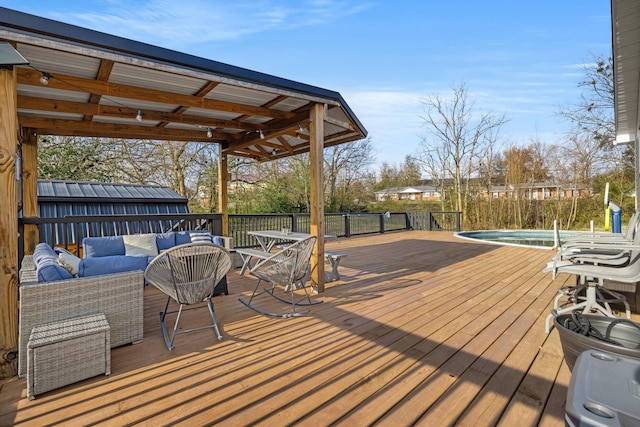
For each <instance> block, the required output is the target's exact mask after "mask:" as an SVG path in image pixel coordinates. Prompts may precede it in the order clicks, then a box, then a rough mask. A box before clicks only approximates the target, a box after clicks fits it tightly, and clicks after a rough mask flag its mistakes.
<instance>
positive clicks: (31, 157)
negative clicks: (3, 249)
mask: <svg viewBox="0 0 640 427" xmlns="http://www.w3.org/2000/svg"><path fill="white" fill-rule="evenodd" d="M24 136H25V137H24V140H23V141H22V216H23V217H25V218H35V217H38V133H37V131H36V129H24ZM23 234H24V235H23V241H24V253H25V255H31V254H33V251H34V250H35V248H36V245H37V244H38V242H39V241H40V236H39V230H38V226H37V225H35V224H25V226H24V230H23Z"/></svg>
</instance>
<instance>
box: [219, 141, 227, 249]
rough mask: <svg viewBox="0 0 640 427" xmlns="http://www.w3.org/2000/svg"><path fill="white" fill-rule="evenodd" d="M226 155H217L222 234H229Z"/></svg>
mask: <svg viewBox="0 0 640 427" xmlns="http://www.w3.org/2000/svg"><path fill="white" fill-rule="evenodd" d="M227 169H228V162H227V155H226V154H223V153H222V147H220V155H219V156H218V208H219V209H220V212H222V235H223V236H226V237H228V236H229V192H228V187H227V186H228V182H229V172H228V170H227Z"/></svg>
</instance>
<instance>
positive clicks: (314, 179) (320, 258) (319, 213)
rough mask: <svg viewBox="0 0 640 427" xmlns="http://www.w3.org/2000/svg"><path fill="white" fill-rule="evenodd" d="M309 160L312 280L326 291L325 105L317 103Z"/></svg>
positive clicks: (314, 107) (310, 115)
mask: <svg viewBox="0 0 640 427" xmlns="http://www.w3.org/2000/svg"><path fill="white" fill-rule="evenodd" d="M309 118H310V120H311V123H310V124H309V136H310V141H309V162H310V164H311V168H310V169H311V212H310V220H311V227H310V228H311V234H313V235H314V236H318V240H317V241H316V246H315V248H314V249H313V254H312V255H311V281H312V283H313V286H314V287H316V289H317V290H318V293H321V292H324V192H323V187H324V186H323V181H324V172H323V171H324V168H323V166H324V165H323V152H324V105H323V104H315V105H314V106H313V107H312V108H311V111H310V113H309Z"/></svg>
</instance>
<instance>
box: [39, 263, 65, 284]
mask: <svg viewBox="0 0 640 427" xmlns="http://www.w3.org/2000/svg"><path fill="white" fill-rule="evenodd" d="M36 274H37V276H38V282H55V281H57V280H66V279H73V276H72V275H71V273H69V272H68V271H67V269H65V268H64V267H62V266H61V265H60V264H58V261H57V259H46V260H44V261H41V262H40V264H38V266H37V267H36Z"/></svg>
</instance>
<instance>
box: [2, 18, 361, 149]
mask: <svg viewBox="0 0 640 427" xmlns="http://www.w3.org/2000/svg"><path fill="white" fill-rule="evenodd" d="M0 41H8V42H10V43H12V44H13V46H14V47H15V48H16V49H17V51H18V52H20V54H22V55H23V56H24V57H25V58H26V59H27V60H28V61H29V64H28V65H21V66H17V67H16V68H17V93H18V99H17V108H18V121H19V124H20V126H21V127H23V128H32V129H37V133H38V134H48V135H69V136H92V137H106V138H126V139H151V140H171V141H199V142H214V143H218V144H220V145H221V148H222V153H224V154H230V155H234V156H242V157H248V158H253V159H256V160H258V161H264V160H271V159H274V158H281V157H286V156H290V155H296V154H300V153H303V152H307V151H309V141H310V136H309V129H308V126H309V121H310V118H309V111H310V109H311V107H312V106H313V105H314V104H323V105H324V106H325V114H324V146H325V147H327V146H332V145H337V144H341V143H345V142H349V141H354V140H357V139H361V138H364V137H365V136H366V135H367V131H366V130H365V128H364V127H363V126H362V124H361V123H360V121H359V120H358V118H357V117H356V116H355V114H354V113H353V112H352V111H351V109H350V108H349V106H348V105H347V103H346V102H345V101H344V99H343V98H342V96H341V95H340V94H339V93H338V92H334V91H330V90H326V89H321V88H318V87H315V86H310V85H307V84H303V83H298V82H295V81H291V80H287V79H284V78H280V77H275V76H272V75H267V74H264V73H260V72H256V71H251V70H247V69H244V68H240V67H235V66H231V65H227V64H223V63H220V62H217V61H213V60H210V59H205V58H201V57H197V56H193V55H188V54H185V53H181V52H176V51H173V50H169V49H164V48H161V47H157V46H152V45H149V44H145V43H141V42H137V41H133V40H129V39H124V38H121V37H116V36H113V35H109V34H105V33H101V32H97V31H93V30H90V29H86V28H81V27H77V26H74V25H69V24H65V23H62V22H57V21H52V20H49V19H45V18H42V17H38V16H34V15H29V14H26V13H22V12H17V11H14V10H11V9H6V8H0ZM45 83H46V84H45Z"/></svg>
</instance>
